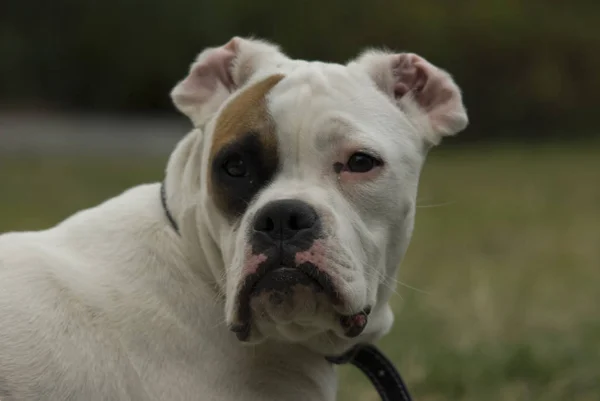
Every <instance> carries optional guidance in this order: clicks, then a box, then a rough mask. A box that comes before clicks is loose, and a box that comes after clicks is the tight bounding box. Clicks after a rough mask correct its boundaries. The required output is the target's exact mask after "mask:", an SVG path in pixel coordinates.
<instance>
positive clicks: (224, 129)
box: [210, 74, 283, 160]
mask: <svg viewBox="0 0 600 401" xmlns="http://www.w3.org/2000/svg"><path fill="white" fill-rule="evenodd" d="M282 79H283V75H281V74H277V75H271V76H270V77H268V78H266V79H264V80H262V81H260V82H258V83H256V84H255V85H253V86H251V87H249V88H247V89H245V90H244V91H243V92H242V93H240V94H239V95H237V97H236V98H235V99H233V101H231V102H230V103H229V104H228V105H227V106H226V107H225V109H224V110H223V111H222V112H221V115H220V116H219V117H218V120H217V123H216V125H215V134H214V137H213V143H212V146H211V149H210V157H211V160H212V159H213V157H214V155H215V154H217V153H218V152H219V150H221V148H223V146H225V145H227V144H229V143H231V142H233V141H235V140H236V139H237V138H239V137H240V136H243V135H245V134H247V133H249V132H255V133H257V134H258V135H259V136H260V139H261V142H262V144H263V146H264V147H265V150H267V151H274V152H277V137H276V135H275V132H274V131H273V124H272V121H271V118H270V116H269V112H268V110H267V105H266V100H265V97H266V95H267V94H268V93H269V91H270V90H271V89H273V87H274V86H275V85H277V84H278V83H279V81H281V80H282Z"/></svg>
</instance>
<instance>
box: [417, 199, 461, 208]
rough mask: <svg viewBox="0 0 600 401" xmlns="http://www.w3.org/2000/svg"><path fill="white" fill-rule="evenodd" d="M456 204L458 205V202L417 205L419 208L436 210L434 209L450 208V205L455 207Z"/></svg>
mask: <svg viewBox="0 0 600 401" xmlns="http://www.w3.org/2000/svg"><path fill="white" fill-rule="evenodd" d="M455 203H456V201H448V202H442V203H430V204H426V205H417V208H419V209H429V208H434V207H444V206H450V205H454V204H455Z"/></svg>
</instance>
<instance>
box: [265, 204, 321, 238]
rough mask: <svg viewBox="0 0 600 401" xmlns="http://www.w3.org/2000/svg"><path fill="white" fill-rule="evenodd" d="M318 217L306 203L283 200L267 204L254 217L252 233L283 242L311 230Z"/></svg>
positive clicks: (315, 224)
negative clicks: (262, 234) (255, 232)
mask: <svg viewBox="0 0 600 401" xmlns="http://www.w3.org/2000/svg"><path fill="white" fill-rule="evenodd" d="M318 221H319V215H318V214H317V212H316V211H315V209H314V208H313V207H312V206H310V205H309V204H308V203H306V202H303V201H300V200H296V199H284V200H278V201H273V202H270V203H267V204H266V205H265V206H263V208H262V209H261V210H259V212H258V213H257V215H256V218H255V220H254V231H257V232H260V233H264V234H266V235H267V236H268V237H269V238H271V239H273V240H279V241H285V240H290V239H292V238H294V237H295V236H296V235H297V234H299V233H301V232H306V231H311V230H313V229H314V228H315V227H316V226H317V223H318Z"/></svg>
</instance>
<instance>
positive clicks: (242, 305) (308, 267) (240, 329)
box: [229, 263, 341, 341]
mask: <svg viewBox="0 0 600 401" xmlns="http://www.w3.org/2000/svg"><path fill="white" fill-rule="evenodd" d="M282 268H283V269H298V270H299V271H301V272H302V273H304V274H306V275H307V276H308V277H310V278H311V280H312V281H313V282H314V283H315V284H317V285H318V286H319V288H321V289H322V290H323V292H324V293H325V294H327V296H328V297H329V298H330V300H331V302H332V303H333V304H334V305H339V304H341V299H340V297H339V294H338V292H337V291H336V290H335V287H334V286H333V283H332V280H331V278H330V277H329V275H327V274H326V273H323V272H321V271H320V270H319V269H318V268H317V267H316V266H314V265H312V264H310V263H303V264H301V265H299V266H297V267H294V268H292V267H289V266H285V265H281V264H280V265H279V266H278V267H276V268H275V269H265V270H264V271H261V272H260V273H256V274H253V275H252V276H249V277H248V278H247V281H246V282H245V283H244V284H243V286H242V288H241V290H240V292H239V294H238V321H237V322H235V323H233V324H231V325H230V326H229V330H230V331H232V332H234V333H235V334H236V336H237V338H238V339H239V340H240V341H247V340H248V338H249V337H250V331H251V319H252V311H251V308H250V298H251V297H252V293H253V292H254V291H255V289H256V287H257V285H258V283H259V282H260V280H261V279H263V278H264V277H265V275H266V274H267V273H269V272H272V271H274V270H278V269H282Z"/></svg>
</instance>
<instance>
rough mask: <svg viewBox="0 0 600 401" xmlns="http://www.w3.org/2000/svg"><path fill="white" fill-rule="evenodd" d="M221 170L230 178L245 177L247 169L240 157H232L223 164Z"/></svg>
mask: <svg viewBox="0 0 600 401" xmlns="http://www.w3.org/2000/svg"><path fill="white" fill-rule="evenodd" d="M223 169H224V170H225V172H226V173H227V174H228V175H230V176H231V177H236V178H239V177H245V176H247V175H248V169H247V168H246V165H245V164H244V160H243V159H242V158H241V157H240V155H234V156H231V157H230V158H228V159H227V160H226V161H225V163H224V164H223Z"/></svg>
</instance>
